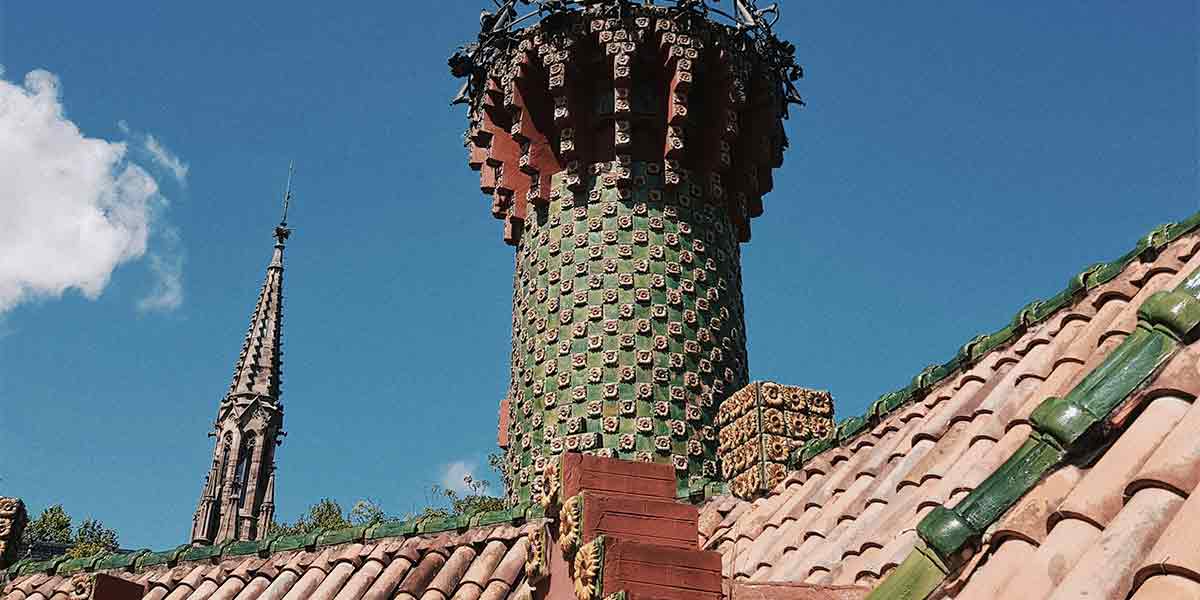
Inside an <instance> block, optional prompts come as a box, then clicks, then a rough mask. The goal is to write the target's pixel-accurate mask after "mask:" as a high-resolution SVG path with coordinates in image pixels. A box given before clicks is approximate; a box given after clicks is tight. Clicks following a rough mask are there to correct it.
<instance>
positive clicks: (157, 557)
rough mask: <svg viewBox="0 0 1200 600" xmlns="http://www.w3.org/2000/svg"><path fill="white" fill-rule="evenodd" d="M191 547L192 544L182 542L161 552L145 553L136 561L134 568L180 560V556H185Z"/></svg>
mask: <svg viewBox="0 0 1200 600" xmlns="http://www.w3.org/2000/svg"><path fill="white" fill-rule="evenodd" d="M191 547H192V545H191V544H181V545H179V546H176V547H175V548H173V549H171V550H162V551H159V552H150V553H148V554H143V555H142V557H141V558H139V559H138V560H137V562H135V563H134V569H141V568H144V567H152V566H155V565H165V564H171V563H176V562H179V558H180V557H181V556H183V553H184V552H187V551H188V550H189V549H191Z"/></svg>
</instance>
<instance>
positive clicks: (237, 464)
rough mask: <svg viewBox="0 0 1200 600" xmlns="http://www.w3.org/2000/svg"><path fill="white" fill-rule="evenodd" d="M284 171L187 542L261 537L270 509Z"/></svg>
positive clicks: (277, 434) (278, 424)
mask: <svg viewBox="0 0 1200 600" xmlns="http://www.w3.org/2000/svg"><path fill="white" fill-rule="evenodd" d="M291 181H292V172H291V168H290V167H289V169H288V185H287V189H286V191H285V192H284V195H283V217H282V218H281V219H280V222H279V225H278V226H276V227H275V232H274V237H275V248H274V252H273V253H272V255H271V262H270V263H269V264H268V265H267V275H266V280H265V281H264V282H263V285H262V290H261V291H260V292H259V294H258V303H257V304H256V305H255V307H254V314H253V315H251V317H250V329H249V330H248V331H247V332H246V341H245V342H244V343H243V344H242V352H241V354H240V355H239V356H238V360H237V363H236V364H235V365H234V368H233V381H232V382H231V383H230V385H229V391H228V393H227V394H226V395H225V398H224V399H223V400H221V404H220V406H219V407H218V409H217V418H216V421H214V423H213V427H214V431H213V433H212V434H210V435H212V436H213V437H215V438H216V443H215V444H214V446H213V458H212V465H211V467H210V468H209V472H208V475H207V476H206V477H205V482H204V489H203V491H202V492H201V494H200V502H199V505H198V506H197V507H196V514H195V517H194V519H193V521H192V534H191V541H192V543H193V544H216V543H222V542H227V541H230V540H256V539H262V538H263V537H264V536H265V535H266V532H267V529H268V528H269V527H270V524H271V521H272V519H273V518H274V511H275V447H276V446H277V445H278V444H279V443H281V442H282V439H281V437H282V436H283V435H286V434H284V433H283V430H282V429H283V404H282V403H281V402H280V395H281V389H280V388H281V385H282V366H283V351H282V344H281V336H282V333H283V250H284V245H285V243H286V242H287V239H288V237H289V236H290V235H291V233H292V230H291V229H289V228H288V226H287V211H288V205H289V204H290V202H291V197H292V192H291Z"/></svg>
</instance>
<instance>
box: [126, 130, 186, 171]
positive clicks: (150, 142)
mask: <svg viewBox="0 0 1200 600" xmlns="http://www.w3.org/2000/svg"><path fill="white" fill-rule="evenodd" d="M126 127H127V128H128V125H126ZM142 143H143V144H144V145H145V146H146V152H149V153H150V158H152V159H154V162H155V163H157V164H158V166H160V167H162V168H164V169H166V170H168V171H170V172H171V174H172V175H174V176H175V180H176V181H178V182H179V184H180V185H183V184H185V183H187V174H188V166H187V164H186V163H184V162H183V161H182V160H179V157H178V156H175V154H174V153H172V152H171V151H170V150H167V147H166V146H164V145H163V144H162V142H160V141H158V138H156V137H154V136H153V135H150V134H147V135H146V138H145V139H144V140H143V141H142Z"/></svg>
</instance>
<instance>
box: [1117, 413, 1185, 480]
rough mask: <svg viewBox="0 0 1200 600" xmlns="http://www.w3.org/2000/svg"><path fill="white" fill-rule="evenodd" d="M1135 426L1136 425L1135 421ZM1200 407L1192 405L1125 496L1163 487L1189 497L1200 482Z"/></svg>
mask: <svg viewBox="0 0 1200 600" xmlns="http://www.w3.org/2000/svg"><path fill="white" fill-rule="evenodd" d="M1138 420H1139V421H1140V420H1141V419H1138ZM1135 424H1136V421H1135ZM1198 432H1200V404H1192V405H1191V406H1190V407H1189V408H1188V412H1187V414H1185V415H1184V416H1183V418H1182V419H1180V421H1179V422H1178V424H1176V426H1175V429H1173V430H1172V431H1171V433H1170V434H1169V435H1167V437H1166V439H1164V440H1163V441H1162V444H1160V445H1159V446H1158V448H1157V449H1155V451H1154V454H1152V455H1150V458H1149V459H1147V460H1146V462H1145V464H1144V465H1142V468H1141V469H1140V470H1139V471H1138V473H1137V475H1135V476H1134V478H1133V480H1132V481H1131V482H1130V484H1129V486H1128V488H1127V489H1126V491H1125V493H1126V494H1127V495H1131V494H1133V493H1134V492H1136V491H1137V490H1138V489H1141V488H1144V487H1149V486H1161V487H1165V488H1167V489H1171V490H1174V491H1175V492H1176V493H1177V494H1181V495H1183V494H1187V493H1189V492H1191V490H1193V489H1194V488H1195V487H1196V484H1197V483H1198V482H1200V434H1198Z"/></svg>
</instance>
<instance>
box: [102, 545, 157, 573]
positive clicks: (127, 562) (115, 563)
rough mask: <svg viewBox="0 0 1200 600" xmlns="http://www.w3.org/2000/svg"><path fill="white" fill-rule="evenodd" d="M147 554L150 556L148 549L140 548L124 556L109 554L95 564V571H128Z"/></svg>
mask: <svg viewBox="0 0 1200 600" xmlns="http://www.w3.org/2000/svg"><path fill="white" fill-rule="evenodd" d="M147 554H150V549H149V548H141V549H139V550H134V551H133V552H126V553H124V554H109V555H108V556H105V557H104V559H103V560H101V561H99V562H98V563H96V570H97V571H112V570H116V569H128V568H130V567H132V566H134V564H135V563H137V561H138V559H140V558H141V557H142V556H145V555H147Z"/></svg>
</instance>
